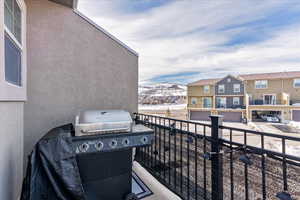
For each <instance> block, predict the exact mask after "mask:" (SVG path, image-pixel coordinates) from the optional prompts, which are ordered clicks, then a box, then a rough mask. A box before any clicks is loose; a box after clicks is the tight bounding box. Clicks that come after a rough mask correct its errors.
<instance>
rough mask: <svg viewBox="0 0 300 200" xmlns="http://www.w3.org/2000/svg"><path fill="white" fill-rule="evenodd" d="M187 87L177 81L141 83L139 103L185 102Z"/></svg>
mask: <svg viewBox="0 0 300 200" xmlns="http://www.w3.org/2000/svg"><path fill="white" fill-rule="evenodd" d="M186 92H187V87H186V86H185V85H181V84H176V83H154V84H143V85H139V104H150V105H157V104H184V103H185V101H186Z"/></svg>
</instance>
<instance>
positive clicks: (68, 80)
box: [0, 0, 138, 200]
mask: <svg viewBox="0 0 300 200" xmlns="http://www.w3.org/2000/svg"><path fill="white" fill-rule="evenodd" d="M137 100H138V54H137V53H136V52H135V51H134V50H132V49H131V48H129V47H128V46H126V45H125V44H124V43H122V42H121V41H120V40H118V39H117V38H115V37H113V36H112V35H111V34H109V33H108V32H107V31H105V30H104V29H103V28H101V27H99V26H98V25H96V24H95V23H93V22H92V21H91V20H90V19H89V18H87V17H86V16H85V15H84V14H82V13H80V12H79V11H78V10H77V2H76V0H53V1H48V0H3V1H0V113H1V117H0V126H1V136H0V137H1V139H0V152H1V153H0V159H1V162H0V177H1V179H0V199H5V200H9V199H17V198H18V196H19V195H20V189H21V183H22V178H23V163H26V160H27V156H28V154H29V153H30V152H31V150H32V148H33V146H34V144H35V143H36V142H37V141H38V140H39V139H40V138H41V137H42V136H43V134H45V133H46V132H47V131H48V130H49V129H51V128H53V127H56V126H59V125H62V124H65V123H71V122H73V121H74V117H75V115H76V114H77V112H78V111H79V110H85V109H95V108H96V109H97V108H98V109H107V108H110V109H124V110H128V111H130V112H131V113H133V112H136V111H137V105H138V104H137ZM23 157H24V159H23ZM23 161H24V162H23Z"/></svg>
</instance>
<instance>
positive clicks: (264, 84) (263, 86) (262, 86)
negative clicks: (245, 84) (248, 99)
mask: <svg viewBox="0 0 300 200" xmlns="http://www.w3.org/2000/svg"><path fill="white" fill-rule="evenodd" d="M255 88H256V89H266V88H268V81H267V80H259V81H255Z"/></svg>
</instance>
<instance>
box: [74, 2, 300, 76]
mask: <svg viewBox="0 0 300 200" xmlns="http://www.w3.org/2000/svg"><path fill="white" fill-rule="evenodd" d="M124 1H125V2H124ZM79 3H80V4H79V9H80V10H81V11H82V12H83V13H85V14H86V15H87V16H89V17H90V18H91V19H93V20H94V21H95V22H96V23H98V24H99V25H100V26H102V27H103V28H105V29H107V30H108V31H109V32H110V33H112V34H113V35H115V36H116V37H117V38H119V39H121V40H122V41H123V42H124V43H126V44H127V45H129V46H130V47H132V48H133V49H135V50H136V51H137V52H139V54H140V65H139V66H140V81H145V80H147V79H151V78H153V77H156V76H160V75H166V74H172V73H180V72H187V71H195V72H200V73H201V74H200V75H199V78H205V77H209V78H210V77H214V76H220V75H223V74H226V73H245V72H246V73H255V72H268V71H271V72H272V71H284V70H300V63H299V62H300V59H298V58H299V55H300V48H299V47H300V37H299V35H300V20H299V24H290V25H289V26H280V27H272V26H271V27H270V26H269V27H266V28H265V29H266V32H267V33H268V34H267V35H268V38H264V40H263V41H261V42H255V43H245V44H240V45H238V46H222V45H223V44H225V43H227V42H229V41H231V40H232V39H234V38H235V36H236V35H237V34H244V33H246V32H249V31H256V32H255V33H253V34H257V33H259V31H258V32H257V30H251V29H254V28H255V26H254V27H253V26H251V27H249V26H247V25H245V26H237V27H236V28H235V29H228V30H226V31H225V30H224V29H225V28H226V27H229V26H236V25H240V24H247V23H248V24H250V25H251V23H253V22H254V21H257V20H260V19H263V18H265V17H267V16H269V15H271V14H272V13H274V12H279V11H282V12H292V11H295V10H296V11H297V10H298V11H300V8H299V7H300V3H297V2H296V1H274V0H269V1H257V0H251V1H239V0H232V1H228V0H223V1H204V0H203V1H200V0H178V1H173V2H171V3H168V4H164V5H162V6H160V7H155V8H153V9H149V10H146V11H143V12H132V11H131V12H128V9H127V7H126V6H130V5H131V4H132V3H133V1H132V0H131V1H130V0H114V1H110V0H101V1H99V0H80V1H79ZM299 18H300V15H299ZM286 20H287V22H288V20H289V19H286ZM262 26H263V25H262ZM258 27H259V28H260V29H262V28H264V27H261V26H258ZM221 30H223V31H221ZM250 33H251V32H250ZM195 79H197V78H195ZM191 81H193V80H191Z"/></svg>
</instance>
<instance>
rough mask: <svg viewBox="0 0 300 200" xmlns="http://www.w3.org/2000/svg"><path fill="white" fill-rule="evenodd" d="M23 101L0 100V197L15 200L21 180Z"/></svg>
mask: <svg viewBox="0 0 300 200" xmlns="http://www.w3.org/2000/svg"><path fill="white" fill-rule="evenodd" d="M23 107H24V103H23V102H0V127H1V131H0V199H1V200H2V199H3V200H4V199H5V200H16V199H17V198H18V196H19V195H20V192H21V186H22V180H23V172H22V171H23Z"/></svg>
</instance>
